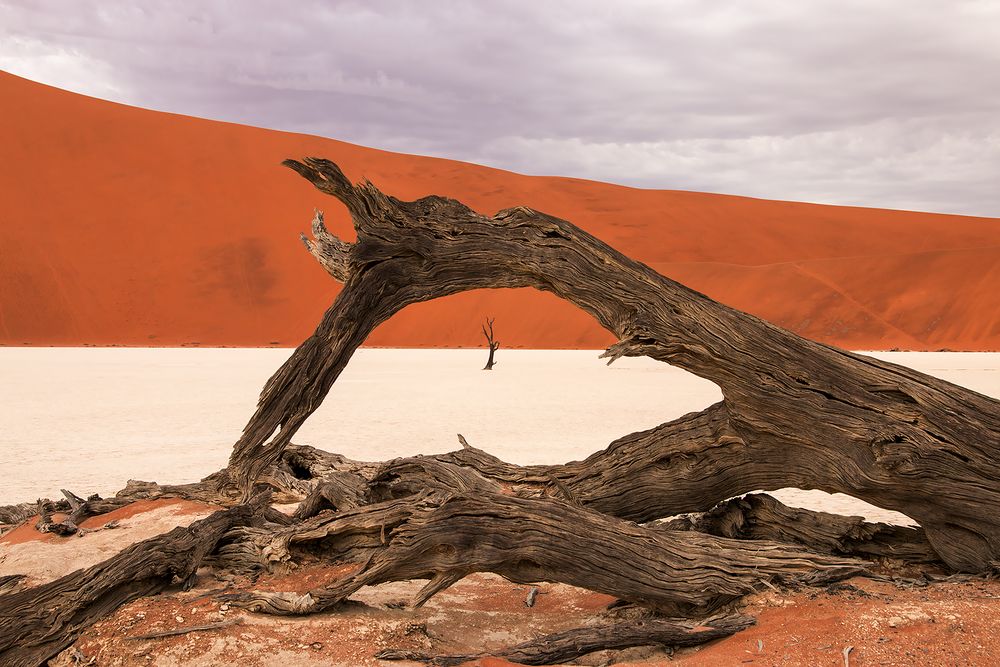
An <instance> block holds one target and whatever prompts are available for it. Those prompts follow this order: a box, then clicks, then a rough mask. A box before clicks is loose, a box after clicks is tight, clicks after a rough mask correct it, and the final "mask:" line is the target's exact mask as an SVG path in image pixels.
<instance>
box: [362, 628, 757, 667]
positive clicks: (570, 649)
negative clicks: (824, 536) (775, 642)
mask: <svg viewBox="0 0 1000 667" xmlns="http://www.w3.org/2000/svg"><path fill="white" fill-rule="evenodd" d="M753 624H754V619H752V618H750V617H748V616H735V617H731V618H724V619H719V620H717V621H713V622H712V623H711V624H708V625H703V626H699V627H691V626H689V625H682V624H680V623H677V622H676V621H670V620H667V619H663V618H647V619H642V620H638V621H619V622H617V623H608V624H605V625H597V626H588V627H585V628H575V629H573V630H567V631H565V632H557V633H555V634H551V635H545V636H544V637H539V638H538V639H532V640H529V641H526V642H522V643H520V644H517V645H515V646H511V647H510V648H508V649H504V650H502V651H495V652H492V653H489V654H486V653H478V654H467V655H430V654H426V653H420V652H417V651H400V650H393V649H387V650H384V651H379V652H378V653H376V654H375V657H376V658H378V659H379V660H416V661H419V662H427V663H430V664H432V665H440V666H441V667H449V666H450V665H461V664H463V663H466V662H469V661H470V660H475V659H476V658H484V657H487V656H495V657H499V658H504V659H505V660H509V661H510V662H516V663H518V664H520V665H558V664H562V663H564V662H569V661H570V660H575V659H576V658H579V657H581V656H584V655H587V654H588V653H593V652H594V651H605V650H616V649H625V648H632V647H633V646H663V647H670V648H684V647H688V646H699V645H701V644H705V643H707V642H710V641H715V640H716V639H722V638H723V637H728V636H730V635H732V634H735V633H737V632H739V631H741V630H745V629H747V628H748V627H750V626H751V625H753Z"/></svg>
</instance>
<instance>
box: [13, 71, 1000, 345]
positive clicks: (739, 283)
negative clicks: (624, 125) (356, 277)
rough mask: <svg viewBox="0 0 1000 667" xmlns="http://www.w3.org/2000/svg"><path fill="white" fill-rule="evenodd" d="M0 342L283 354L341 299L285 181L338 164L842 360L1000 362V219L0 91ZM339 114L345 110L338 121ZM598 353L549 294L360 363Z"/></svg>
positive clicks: (423, 320)
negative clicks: (651, 272) (626, 260)
mask: <svg viewBox="0 0 1000 667" xmlns="http://www.w3.org/2000/svg"><path fill="white" fill-rule="evenodd" d="M0 100H2V104H0V119H2V123H0V146H3V159H2V160H0V182H2V185H0V188H2V190H0V191H2V193H3V196H2V199H0V344H6V345H22V344H29V345H80V344H97V345H116V344H124V345H186V344H200V345H206V346H208V345H238V346H254V345H271V344H280V345H295V344H297V343H298V342H300V341H301V340H302V339H303V338H304V337H306V336H307V335H308V334H309V333H310V332H311V331H312V329H313V327H314V326H315V324H316V323H317V322H318V321H319V318H320V316H321V314H322V313H323V311H324V310H325V309H326V307H327V306H328V305H329V304H330V303H331V301H332V299H333V297H334V296H335V295H336V293H337V290H338V286H337V285H336V284H335V283H334V282H333V280H332V279H330V278H329V277H328V276H327V275H326V274H325V273H324V272H323V270H322V269H321V268H320V267H319V266H318V265H317V264H316V262H315V261H313V259H312V258H311V257H310V256H309V255H308V254H307V253H306V252H305V250H304V249H303V248H302V245H301V244H300V242H299V240H298V233H299V231H302V230H306V229H307V228H308V225H309V220H310V218H311V217H312V209H313V207H318V208H322V209H325V210H326V211H327V213H328V216H327V219H328V221H329V222H330V226H331V227H332V228H333V230H334V231H335V232H336V233H338V234H340V235H341V236H344V237H346V238H351V237H352V236H353V234H352V231H351V230H350V228H349V225H348V223H347V219H346V215H345V213H344V211H343V210H342V209H341V207H340V206H339V205H338V204H337V203H336V202H335V201H334V200H332V199H331V198H329V197H326V196H324V195H322V194H321V193H319V192H317V191H315V190H314V189H313V188H312V186H311V185H309V184H308V183H307V182H306V181H304V180H303V179H302V178H300V177H299V176H297V175H296V174H294V173H293V172H291V171H290V170H288V169H285V168H283V167H281V166H280V164H279V163H280V162H281V160H282V159H284V158H286V157H302V156H307V155H317V156H322V157H327V158H330V159H333V160H335V161H337V162H338V163H340V165H341V166H342V167H343V168H344V170H345V171H346V172H347V174H348V176H350V177H352V178H354V179H360V178H362V177H367V178H369V179H371V180H372V181H373V182H374V183H376V184H377V185H379V186H380V187H381V188H382V189H383V190H385V191H386V192H388V193H390V194H393V195H395V196H398V197H401V198H407V199H412V198H417V197H420V196H423V195H426V194H430V193H437V194H441V195H447V196H450V197H455V198H457V199H461V200H462V201H464V202H466V203H467V204H469V205H470V206H472V207H473V208H475V209H477V210H479V211H481V212H484V213H493V212H495V211H496V210H498V209H501V208H506V207H509V206H513V205H519V204H523V205H527V206H531V207H534V208H537V209H539V210H542V211H545V212H547V213H551V214H554V215H557V216H560V217H563V218H566V219H568V220H571V221H572V222H574V223H576V224H578V225H580V226H581V227H583V228H584V229H587V230H588V231H590V232H591V233H593V234H595V235H597V236H598V237H600V238H602V239H604V240H606V241H607V242H609V243H611V244H612V245H613V246H615V247H616V248H618V249H620V250H621V251H623V252H625V253H626V254H628V255H631V256H633V257H636V258H638V259H641V260H642V261H644V262H647V263H649V264H650V265H652V266H653V267H655V268H656V269H657V270H659V271H660V272H661V273H664V274H665V275H668V276H670V277H672V278H674V279H677V280H679V281H681V282H683V283H686V284H687V285H689V286H691V287H693V288H695V289H697V290H700V291H702V292H705V293H707V294H709V295H710V296H712V297H714V298H716V299H718V300H720V301H722V302H724V303H727V304H729V305H732V306H735V307H737V308H740V309H742V310H746V311H749V312H751V313H754V314H756V315H759V316H761V317H764V318H766V319H768V320H770V321H772V322H775V323H777V324H779V325H781V326H785V327H788V328H790V329H793V330H795V331H797V332H799V333H801V334H803V335H805V336H808V337H811V338H815V339H818V340H822V341H825V342H829V343H833V344H836V345H840V346H843V347H848V348H855V349H857V348H864V349H885V348H892V347H901V348H907V349H938V348H952V349H964V350H996V349H1000V289H998V286H1000V220H997V219H990V218H972V217H963V216H952V215H935V214H928V213H914V212H904V211H886V210H878V209H866V208H848V207H838V206H821V205H815V204H803V203H793V202H777V201H766V200H760V199H751V198H746V197H733V196H726V195H715V194H704V193H697V192H679V191H653V190H637V189H632V188H626V187H620V186H615V185H608V184H604V183H597V182H591V181H584V180H578V179H571V178H548V177H544V178H543V177H531V176H521V175H518V174H513V173H510V172H506V171H500V170H497V169H490V168H486V167H480V166H477V165H473V164H466V163H461V162H454V161H450V160H441V159H434V158H427V157H418V156H412V155H400V154H395V153H387V152H384V151H379V150H374V149H371V148H364V147H360V146H354V145H351V144H346V143H342V142H339V141H334V140H331V139H323V138H318V137H310V136H304V135H299V134H290V133H286V132H276V131H271V130H263V129H258V128H253V127H245V126H241V125H233V124H228V123H221V122H216V121H209V120H203V119H197V118H190V117H185V116H178V115H173V114H167V113H160V112H154V111H147V110H143V109H137V108H133V107H128V106H123V105H120V104H114V103H111V102H106V101H103V100H97V99H93V98H89V97H85V96H82V95H77V94H73V93H68V92H66V91H62V90H58V89H55V88H51V87H48V86H44V85H41V84H38V83H34V82H31V81H27V80H24V79H21V78H18V77H15V76H12V75H9V74H5V73H0ZM331 113H336V110H331ZM486 316H492V317H496V318H497V330H498V333H499V336H498V337H499V339H500V341H501V342H502V343H503V345H504V346H505V347H592V348H597V347H603V346H605V345H606V344H608V343H609V342H611V338H610V336H609V335H608V334H607V333H606V332H604V331H603V330H602V329H600V328H599V327H598V326H597V325H596V324H595V323H594V322H593V321H591V320H590V319H589V317H588V316H587V315H585V314H583V313H582V312H580V311H578V310H576V309H575V308H574V307H572V306H570V305H568V304H566V303H563V302H561V301H559V300H558V299H557V298H555V297H553V296H552V295H548V294H541V293H537V292H533V291H530V290H487V291H477V292H472V293H467V294H462V295H457V296H454V297H450V298H447V299H441V300H438V301H434V302H431V303H427V304H419V305H416V306H412V307H410V308H408V309H406V310H405V311H403V312H402V313H400V314H399V315H398V316H396V317H395V318H393V319H392V320H390V321H389V322H387V323H386V324H385V325H383V326H382V327H380V328H379V329H378V330H377V331H376V332H375V333H374V334H373V335H372V337H371V338H370V340H369V341H368V343H369V344H370V345H383V346H475V345H481V344H482V343H483V341H482V340H481V338H482V337H481V334H480V332H479V324H480V322H481V320H482V319H483V318H484V317H486Z"/></svg>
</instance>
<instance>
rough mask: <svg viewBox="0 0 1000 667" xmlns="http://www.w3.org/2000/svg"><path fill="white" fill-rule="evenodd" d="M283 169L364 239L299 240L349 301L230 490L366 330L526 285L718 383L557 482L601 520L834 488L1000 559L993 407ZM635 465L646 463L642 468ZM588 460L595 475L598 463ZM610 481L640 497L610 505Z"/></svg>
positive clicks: (310, 162) (442, 211)
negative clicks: (476, 292)
mask: <svg viewBox="0 0 1000 667" xmlns="http://www.w3.org/2000/svg"><path fill="white" fill-rule="evenodd" d="M285 164H286V165H288V166H290V167H291V168H292V169H294V170H296V171H297V172H298V173H299V174H301V175H302V176H304V177H305V178H307V179H308V180H309V181H310V182H311V183H312V184H313V185H314V186H316V187H317V188H318V189H319V190H321V191H323V192H325V193H327V194H330V195H333V196H334V197H336V198H337V199H338V200H340V201H341V202H342V203H343V204H344V205H345V206H346V207H347V209H348V211H349V212H350V214H351V217H352V219H353V222H354V226H355V229H356V230H357V241H356V242H355V243H345V242H344V241H341V240H340V239H338V238H336V237H335V236H333V235H332V234H330V233H329V232H328V231H327V230H326V228H325V226H324V225H323V219H322V214H320V213H317V216H316V219H315V220H314V223H313V238H312V239H305V237H303V238H304V240H305V243H306V246H307V247H308V249H309V251H310V252H311V253H312V254H313V256H314V257H315V258H316V259H317V260H318V261H319V262H320V264H322V266H323V267H324V268H325V269H326V270H327V271H328V272H329V273H330V274H331V275H332V276H333V277H334V278H335V279H337V280H340V281H343V282H344V288H343V290H342V291H341V293H340V294H339V295H338V297H337V299H336V300H335V302H334V304H333V305H332V306H331V307H330V309H329V310H328V311H327V312H326V314H325V316H324V318H323V320H322V322H321V323H320V325H319V327H318V328H317V330H316V332H315V333H314V334H313V335H312V336H311V337H310V338H309V339H308V340H306V341H305V342H304V343H303V344H302V345H301V346H300V347H299V348H298V349H297V350H296V351H295V353H294V354H293V355H292V356H291V357H290V358H289V360H288V361H287V362H286V363H285V364H284V365H283V366H282V367H281V368H280V369H279V370H278V372H277V373H275V375H274V376H273V377H272V378H271V379H270V380H269V381H268V383H267V385H266V386H265V388H264V390H263V392H262V393H261V397H260V401H259V404H258V409H257V411H256V413H255V414H254V415H253V417H252V418H251V419H250V421H249V423H248V424H247V426H246V428H245V430H244V433H243V436H242V437H241V438H240V439H239V441H238V442H237V443H236V444H235V446H234V449H233V453H232V456H231V458H230V466H229V474H230V477H231V481H232V482H233V483H235V484H236V485H237V486H238V487H239V488H241V489H242V491H243V493H244V494H245V495H246V494H249V492H250V490H251V488H252V486H253V483H254V481H255V480H257V479H258V478H259V477H260V476H261V475H262V474H263V473H264V471H266V470H267V469H268V468H269V467H270V466H271V465H273V464H274V463H275V462H276V461H277V460H278V458H279V457H280V455H281V453H282V451H283V450H284V448H285V447H286V446H287V445H288V444H289V442H290V440H291V437H292V436H293V435H294V433H295V432H296V431H297V429H298V428H299V427H300V426H301V424H302V423H303V422H304V421H305V419H306V418H307V417H308V416H309V415H310V414H311V413H312V412H313V411H314V410H315V409H316V408H317V407H318V406H319V404H320V403H321V402H322V400H323V398H324V397H325V396H326V394H327V393H328V391H329V389H330V387H331V386H332V385H333V383H334V382H335V381H336V379H337V377H338V376H339V374H340V372H341V371H342V370H343V369H344V367H345V366H346V364H347V362H348V361H349V359H350V357H351V355H352V354H353V352H354V350H355V349H357V347H358V346H360V345H361V343H362V342H363V341H364V340H365V338H366V337H367V336H368V334H369V333H370V332H371V331H372V330H373V329H374V328H375V327H376V326H378V324H380V323H381V322H383V321H385V320H386V319H388V318H389V317H391V316H392V315H393V314H394V313H396V312H398V311H399V310H400V309H401V308H404V307H405V306H407V305H410V304H412V303H417V302H420V301H427V300H430V299H435V298H439V297H442V296H447V295H450V294H455V293H457V292H461V291H465V290H470V289H478V288H505V287H534V288H536V289H540V290H544V291H549V292H552V293H554V294H556V295H558V296H560V297H562V298H564V299H567V300H569V301H570V302H572V303H573V304H575V305H577V306H578V307H580V308H581V309H583V310H584V311H586V312H587V313H589V314H590V315H592V316H593V317H594V318H595V319H596V320H597V321H598V322H599V323H600V324H601V325H602V326H604V327H605V328H606V329H608V330H609V331H611V332H612V333H614V334H615V335H616V336H617V337H618V338H619V341H620V342H619V343H617V344H615V345H613V346H612V347H611V348H609V349H608V351H607V352H606V353H605V355H604V356H606V357H608V358H609V359H610V360H612V361H613V360H614V359H617V358H620V357H622V356H638V355H645V356H649V357H651V358H653V359H657V360H660V361H663V362H666V363H669V364H672V365H674V366H678V367H680V368H683V369H685V370H688V371H690V372H692V373H694V374H696V375H699V376H700V377H703V378H706V379H708V380H711V381H713V382H715V383H716V384H717V385H718V386H719V387H720V388H721V390H722V393H723V396H724V401H723V402H722V403H720V404H717V405H715V406H712V407H711V408H709V409H707V410H706V411H704V412H702V413H697V414H693V415H688V416H686V417H684V418H682V419H680V420H675V421H673V422H670V423H668V424H665V425H663V426H661V427H659V428H658V429H653V430H652V431H647V432H644V433H642V434H634V435H632V436H626V437H625V438H623V439H621V440H619V441H618V442H616V443H614V444H613V445H612V446H611V447H610V448H609V449H608V450H607V451H605V452H603V453H599V454H596V455H594V456H593V457H591V459H592V460H591V464H590V465H589V466H585V468H586V469H582V470H581V472H580V473H579V475H580V478H579V479H576V480H572V483H571V484H568V485H567V486H568V488H573V489H576V493H577V494H578V495H579V496H580V498H581V502H584V503H586V504H588V505H590V506H593V507H595V508H600V507H612V506H615V505H617V504H620V503H627V504H628V505H629V508H618V509H617V510H616V511H615V512H614V513H616V514H618V515H621V516H630V517H633V518H640V517H641V518H647V519H648V518H653V517H654V516H664V515H666V514H668V513H672V512H675V511H705V510H708V509H710V508H711V507H712V506H713V505H715V504H716V503H717V502H719V501H721V500H724V499H725V498H727V497H731V496H733V495H737V494H740V493H744V492H748V491H753V490H757V489H763V490H770V489H776V488H781V487H787V486H794V487H798V488H803V489H821V490H824V491H829V492H843V493H847V494H849V495H852V496H854V497H857V498H861V499H863V500H866V501H868V502H870V503H872V504H875V505H877V506H879V507H884V508H887V509H893V510H896V511H899V512H903V513H904V514H906V515H908V516H910V517H912V518H913V519H914V520H916V521H917V522H918V523H919V524H920V525H921V526H922V527H923V528H924V530H925V531H926V534H927V538H928V539H929V540H930V542H931V544H932V545H933V547H934V549H935V550H936V551H937V553H938V554H939V555H940V556H941V558H942V559H943V560H944V561H945V562H946V563H947V564H948V565H949V566H951V567H952V568H955V569H957V570H964V571H973V572H978V571H983V570H985V569H987V568H989V567H990V563H991V562H993V561H995V560H998V553H1000V515H998V514H997V513H996V512H995V511H993V508H994V507H996V505H997V503H998V501H1000V482H998V480H1000V457H998V456H997V454H998V451H997V448H998V442H1000V404H998V402H997V401H995V400H993V399H990V398H988V397H985V396H983V395H981V394H978V393H976V392H974V391H971V390H968V389H965V388H962V387H959V386H956V385H953V384H951V383H948V382H945V381H943V380H938V379H936V378H932V377H929V376H926V375H923V374H921V373H918V372H916V371H913V370H910V369H908V368H904V367H901V366H897V365H895V364H891V363H888V362H883V361H880V360H876V359H872V358H868V357H864V356H862V355H857V354H853V353H850V352H845V351H843V350H838V349H836V348H832V347H829V346H826V345H822V344H819V343H815V342H813V341H809V340H806V339H803V338H801V337H799V336H797V335H795V334H792V333H790V332H788V331H785V330H783V329H780V328H778V327H775V326H773V325H771V324H768V323H767V322H764V321H763V320H760V319H758V318H756V317H753V316H751V315H748V314H746V313H742V312H739V311H736V310H734V309H732V308H729V307H726V306H724V305H722V304H719V303H717V302H715V301H713V300H711V299H709V298H708V297H706V296H705V295H703V294H700V293H698V292H695V291H694V290H691V289H689V288H687V287H684V286H683V285H680V284H678V283H676V282H674V281H672V280H670V279H669V278H666V277H664V276H661V275H659V274H658V273H656V272H655V271H653V270H652V269H650V268H649V267H647V266H645V265H643V264H641V263H640V262H637V261H634V260H632V259H629V258H628V257H625V256H624V255H622V254H621V253H619V252H617V251H615V250H614V249H613V248H611V247H609V246H608V245H606V244H605V243H603V242H602V241H600V240H598V239H596V238H595V237H593V236H591V235H590V234H588V233H587V232H585V231H583V230H581V229H579V228H578V227H576V226H574V225H572V224H571V223H569V222H566V221H564V220H560V219H558V218H555V217H552V216H549V215H546V214H544V213H540V212H538V211H534V210H531V209H528V208H524V207H519V208H512V209H506V210H503V211H500V212H499V213H497V214H496V215H494V216H492V217H487V216H484V215H480V214H478V213H476V212H474V211H472V210H471V209H469V208H468V207H466V206H465V205H463V204H461V203H460V202H457V201H455V200H451V199H445V198H442V197H435V196H431V197H425V198H423V199H419V200H417V201H413V202H404V201H400V200H398V199H395V198H393V197H390V196H387V195H385V194H383V193H382V192H380V191H379V190H378V189H377V188H376V187H375V186H374V185H372V184H371V183H363V184H360V185H353V184H351V183H350V182H349V181H348V180H347V178H346V177H345V176H344V175H343V173H342V172H341V171H340V169H339V168H338V167H337V166H336V165H335V164H334V163H332V162H329V161H327V160H321V159H315V158H306V159H305V160H303V161H302V162H299V161H294V160H289V161H286V163H285ZM685 432H688V433H687V435H685ZM689 437H690V439H688V438H689ZM644 449H649V450H651V452H638V450H644ZM595 457H596V458H595ZM650 457H653V458H654V459H655V460H656V461H657V465H656V466H655V469H653V470H649V471H645V472H644V471H638V470H636V471H633V472H634V473H635V475H632V476H631V477H629V479H628V480H625V479H623V478H622V476H623V475H625V474H626V473H625V471H619V470H615V468H614V466H612V465H611V462H613V461H619V462H621V463H624V464H626V465H628V464H630V463H632V462H635V461H639V460H648V459H649V458H650ZM600 459H604V460H606V464H603V465H597V463H598V460H600ZM567 472H568V471H567ZM636 475H638V478H637V477H636ZM562 477H563V476H562V475H560V479H562ZM563 481H564V483H565V480H563ZM616 484H626V485H627V486H632V487H636V488H633V489H632V490H631V491H630V492H629V493H627V494H626V496H627V497H626V499H625V500H617V499H616V496H617V495H618V494H616V493H613V491H612V489H613V487H614V485H616Z"/></svg>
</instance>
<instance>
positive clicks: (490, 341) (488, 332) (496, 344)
mask: <svg viewBox="0 0 1000 667" xmlns="http://www.w3.org/2000/svg"><path fill="white" fill-rule="evenodd" d="M493 322H494V320H493V319H492V318H491V319H488V320H486V324H484V325H483V337H484V338H486V345H487V346H488V347H489V348H490V356H489V359H487V360H486V365H485V366H483V370H484V371H491V370H493V367H494V366H496V363H497V362H496V361H495V360H494V359H493V355H494V354H495V353H496V351H497V350H499V349H500V341H498V340H496V339H495V338H494V337H493ZM487 327H489V328H488V329H487Z"/></svg>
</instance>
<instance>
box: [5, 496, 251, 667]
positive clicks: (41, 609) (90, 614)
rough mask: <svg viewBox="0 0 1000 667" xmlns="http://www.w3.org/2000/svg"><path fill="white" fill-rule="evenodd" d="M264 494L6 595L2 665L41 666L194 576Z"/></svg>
mask: <svg viewBox="0 0 1000 667" xmlns="http://www.w3.org/2000/svg"><path fill="white" fill-rule="evenodd" d="M266 500H267V499H266V497H264V495H262V496H260V497H257V498H255V499H253V500H252V501H251V504H250V505H240V506H238V507H234V508H231V509H228V510H220V511H218V512H216V513H215V514H212V515H211V516H209V517H207V518H205V519H202V520H200V521H196V522H194V523H192V524H191V525H190V526H188V527H186V528H183V527H181V528H175V529H173V530H172V531H170V532H169V533H166V534H164V535H159V536H157V537H154V538H151V539H148V540H145V541H143V542H138V543H136V544H133V545H132V546H130V547H128V548H126V549H124V550H123V551H121V552H120V553H119V554H118V555H116V556H114V557H112V558H110V559H108V560H106V561H104V562H102V563H99V564H97V565H94V566H93V567H89V568H86V569H83V570H77V571H76V572H73V573H72V574H68V575H66V576H65V577H62V578H61V579H57V580H55V581H52V582H49V583H47V584H43V585H41V586H36V587H34V588H29V589H26V590H23V591H20V592H17V593H11V594H9V595H3V596H0V664H3V665H8V666H10V667H20V666H23V667H35V666H36V665H39V664H42V663H44V662H45V661H46V660H47V659H49V658H51V657H53V656H55V655H56V654H58V653H59V652H60V651H62V650H63V649H64V648H66V647H67V646H69V645H70V644H72V643H73V641H74V640H75V639H76V638H77V637H78V636H79V634H80V633H81V632H83V631H84V630H85V629H87V628H88V627H90V626H91V625H92V624H93V623H95V622H96V621H98V620H100V619H102V618H104V617H105V616H107V615H108V614H110V613H111V612H113V611H114V610H115V609H117V608H118V607H120V606H121V605H123V604H126V603H128V602H130V601H131V600H134V599H136V598H139V597H142V596H145V595H152V594H154V593H156V592H159V591H161V590H163V589H164V588H166V587H167V586H169V585H170V584H171V583H172V582H173V581H174V580H178V581H181V582H188V581H190V579H191V577H193V575H194V573H195V571H196V570H197V569H198V566H199V565H200V564H201V562H202V560H203V559H204V558H205V556H206V555H208V554H209V553H210V552H211V551H212V550H213V549H214V548H215V545H216V543H217V542H218V541H219V539H220V538H221V537H222V536H223V535H224V534H225V533H226V532H227V531H229V530H230V529H231V528H233V527H234V526H238V525H244V524H247V523H249V522H250V519H251V517H252V516H253V513H254V511H255V509H256V510H259V509H260V508H261V507H262V506H263V505H264V504H265V503H266Z"/></svg>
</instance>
